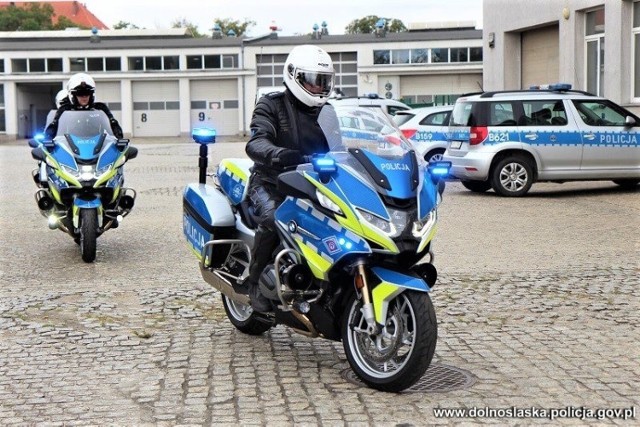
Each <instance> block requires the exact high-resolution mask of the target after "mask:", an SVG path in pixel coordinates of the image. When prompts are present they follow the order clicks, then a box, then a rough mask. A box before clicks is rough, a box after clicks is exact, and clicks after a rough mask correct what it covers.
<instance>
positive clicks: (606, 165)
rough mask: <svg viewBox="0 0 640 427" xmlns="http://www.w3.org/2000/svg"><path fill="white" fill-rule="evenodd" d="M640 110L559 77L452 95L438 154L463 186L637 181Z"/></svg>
mask: <svg viewBox="0 0 640 427" xmlns="http://www.w3.org/2000/svg"><path fill="white" fill-rule="evenodd" d="M639 142H640V118H638V117H637V116H636V115H634V114H633V113H631V112H630V111H628V110H626V109H624V108H622V107H621V106H619V105H617V104H615V103H613V102H611V101H609V100H607V99H605V98H601V97H597V96H594V95H592V94H589V93H586V92H582V91H575V90H571V87H570V85H565V84H559V85H550V86H547V87H539V88H534V89H530V90H519V91H501V92H485V93H479V94H473V95H468V96H463V97H461V98H458V100H457V101H456V104H455V106H454V109H453V112H452V114H451V119H450V122H449V134H448V145H447V151H446V152H445V153H444V155H443V160H444V161H450V162H451V164H452V167H451V174H452V175H453V176H454V177H456V178H459V179H460V180H461V182H462V184H463V185H464V186H465V187H466V188H467V189H469V190H471V191H475V192H485V191H487V190H489V189H490V188H493V190H494V191H495V192H496V193H498V194H499V195H501V196H522V195H524V194H526V193H527V192H528V191H529V189H530V188H531V185H532V184H533V183H534V182H537V181H555V182H564V181H582V180H612V181H613V182H615V183H616V184H618V185H620V186H623V187H625V188H637V185H638V183H640V145H639Z"/></svg>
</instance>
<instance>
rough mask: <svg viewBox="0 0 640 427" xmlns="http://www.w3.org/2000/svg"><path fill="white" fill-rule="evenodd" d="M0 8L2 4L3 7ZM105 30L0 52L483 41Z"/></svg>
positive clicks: (50, 36)
mask: <svg viewBox="0 0 640 427" xmlns="http://www.w3.org/2000/svg"><path fill="white" fill-rule="evenodd" d="M0 4H1V3H0ZM131 31H132V30H106V31H101V32H100V33H99V36H100V43H90V37H91V31H90V30H77V31H15V32H0V41H2V43H0V46H1V48H0V51H42V50H76V49H136V48H143V49H154V48H158V49H159V48H172V49H175V48H193V47H224V46H226V47H231V46H236V47H239V46H241V45H243V44H244V45H245V46H247V45H251V46H295V45H300V44H309V43H311V44H316V45H331V44H345V43H355V44H358V43H384V42H410V41H430V40H436V41H437V40H443V41H446V40H482V30H451V31H433V32H416V33H413V32H402V33H387V35H386V37H376V36H375V35H374V34H342V35H327V36H322V38H320V39H313V38H311V36H309V35H306V36H291V37H278V38H271V37H269V36H268V35H267V36H261V37H255V38H245V39H242V38H240V37H223V38H221V39H212V38H210V37H196V38H193V37H189V35H188V34H186V30H185V29H182V30H178V31H174V32H173V33H171V34H168V33H167V34H158V32H157V31H154V30H136V32H135V34H134V33H132V32H131Z"/></svg>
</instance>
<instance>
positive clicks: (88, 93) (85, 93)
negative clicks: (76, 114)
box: [72, 89, 93, 96]
mask: <svg viewBox="0 0 640 427" xmlns="http://www.w3.org/2000/svg"><path fill="white" fill-rule="evenodd" d="M72 93H73V94H74V95H75V96H91V95H93V91H92V90H89V89H78V90H74V91H72Z"/></svg>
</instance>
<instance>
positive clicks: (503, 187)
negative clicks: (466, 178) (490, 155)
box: [491, 156, 533, 197]
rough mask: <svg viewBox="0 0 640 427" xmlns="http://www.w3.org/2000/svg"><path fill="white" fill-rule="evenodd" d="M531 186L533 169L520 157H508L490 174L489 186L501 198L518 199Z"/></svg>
mask: <svg viewBox="0 0 640 427" xmlns="http://www.w3.org/2000/svg"><path fill="white" fill-rule="evenodd" d="M531 184H533V168H532V167H531V165H530V164H529V162H528V161H527V159H525V158H524V157H521V156H508V157H505V158H504V159H502V160H500V161H499V162H498V163H497V164H496V166H495V167H494V168H493V170H492V172H491V186H492V187H493V190H494V191H495V192H496V193H498V194H499V195H501V196H505V197H519V196H523V195H525V194H526V193H527V191H529V189H530V188H531Z"/></svg>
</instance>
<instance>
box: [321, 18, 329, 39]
mask: <svg viewBox="0 0 640 427" xmlns="http://www.w3.org/2000/svg"><path fill="white" fill-rule="evenodd" d="M321 26H322V30H320V34H322V35H323V36H328V35H329V29H328V28H327V21H322V24H321Z"/></svg>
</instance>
